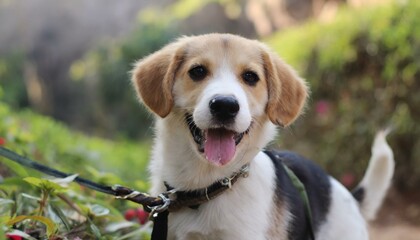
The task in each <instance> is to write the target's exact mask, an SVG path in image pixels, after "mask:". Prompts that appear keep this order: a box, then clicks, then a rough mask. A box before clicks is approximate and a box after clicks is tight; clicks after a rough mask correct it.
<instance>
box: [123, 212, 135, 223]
mask: <svg viewBox="0 0 420 240" xmlns="http://www.w3.org/2000/svg"><path fill="white" fill-rule="evenodd" d="M136 215H137V213H136V210H135V209H128V210H127V211H125V213H124V218H125V220H127V221H131V220H133V218H134V217H136Z"/></svg>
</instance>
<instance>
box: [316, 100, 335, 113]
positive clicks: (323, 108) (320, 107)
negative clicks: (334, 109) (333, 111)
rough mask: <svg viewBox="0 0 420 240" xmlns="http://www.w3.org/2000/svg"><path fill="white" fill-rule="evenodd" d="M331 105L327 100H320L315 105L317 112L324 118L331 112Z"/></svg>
mask: <svg viewBox="0 0 420 240" xmlns="http://www.w3.org/2000/svg"><path fill="white" fill-rule="evenodd" d="M330 108H331V104H330V103H329V102H328V101H326V100H320V101H318V102H317V103H316V104H315V111H316V113H317V114H318V115H320V116H324V115H326V114H328V113H329V112H330Z"/></svg>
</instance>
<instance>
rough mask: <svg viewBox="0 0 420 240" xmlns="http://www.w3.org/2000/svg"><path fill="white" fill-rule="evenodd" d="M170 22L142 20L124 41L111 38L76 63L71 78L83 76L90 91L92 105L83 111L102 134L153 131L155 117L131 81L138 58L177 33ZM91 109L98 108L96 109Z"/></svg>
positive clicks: (140, 135) (141, 135)
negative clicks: (153, 118) (110, 40)
mask: <svg viewBox="0 0 420 240" xmlns="http://www.w3.org/2000/svg"><path fill="white" fill-rule="evenodd" d="M170 29H172V28H170V27H169V26H166V25H161V24H158V23H156V24H151V23H150V24H140V25H139V27H138V28H137V29H135V30H134V31H133V33H132V34H131V35H130V36H128V37H127V38H126V39H124V40H122V41H120V42H117V43H115V42H109V43H107V44H102V45H101V46H100V47H98V48H96V49H94V50H93V51H91V52H90V53H88V54H87V55H86V56H85V57H84V58H83V59H81V60H78V61H76V62H74V63H73V65H72V67H71V69H70V75H71V78H72V79H74V80H76V81H77V80H79V81H80V82H82V84H84V85H85V86H86V93H87V94H90V95H91V97H90V100H89V102H90V103H91V104H93V106H90V107H88V108H86V107H81V109H82V111H83V112H82V113H83V114H84V116H85V117H86V118H87V119H90V121H91V122H90V123H87V124H86V123H85V125H90V126H95V133H96V134H99V135H102V136H109V137H114V136H115V135H117V134H116V133H118V135H120V136H124V137H130V138H143V139H144V138H147V137H149V135H151V131H150V125H151V122H152V118H151V117H150V114H149V113H148V112H147V111H145V109H143V108H141V107H140V104H139V103H138V101H137V98H136V96H135V92H134V89H133V87H132V86H131V83H130V74H129V73H130V71H131V70H132V67H133V64H134V63H135V61H136V60H139V59H140V58H142V57H144V56H146V55H148V54H150V53H152V52H154V51H156V50H158V49H159V48H161V47H162V46H163V45H164V44H166V43H168V42H169V41H170V40H171V39H172V38H173V36H174V33H173V31H174V30H170ZM91 109H94V111H92V110H91Z"/></svg>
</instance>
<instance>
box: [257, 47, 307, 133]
mask: <svg viewBox="0 0 420 240" xmlns="http://www.w3.org/2000/svg"><path fill="white" fill-rule="evenodd" d="M263 61H264V64H265V71H266V78H267V88H268V103H267V106H266V113H267V115H268V117H269V119H270V121H271V122H273V123H274V124H276V125H279V126H282V127H286V126H288V125H289V124H291V123H292V122H293V121H294V120H295V119H296V118H297V117H298V116H299V114H300V113H301V111H302V108H303V107H304V105H305V102H306V98H307V97H308V88H307V86H306V84H305V81H304V80H303V79H301V78H300V77H299V76H298V75H297V73H296V72H295V71H294V70H293V69H292V68H291V67H290V66H289V65H287V64H286V63H285V62H283V60H281V59H280V58H279V57H278V56H277V55H276V54H274V53H269V52H268V51H264V53H263Z"/></svg>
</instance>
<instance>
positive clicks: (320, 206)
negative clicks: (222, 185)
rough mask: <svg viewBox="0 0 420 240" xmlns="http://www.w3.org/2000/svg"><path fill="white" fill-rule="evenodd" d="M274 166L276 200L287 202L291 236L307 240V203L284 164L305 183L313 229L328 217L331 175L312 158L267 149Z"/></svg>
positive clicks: (316, 228)
mask: <svg viewBox="0 0 420 240" xmlns="http://www.w3.org/2000/svg"><path fill="white" fill-rule="evenodd" d="M265 154H267V155H268V156H269V157H270V158H271V160H272V161H273V164H274V166H275V171H276V177H277V182H276V193H275V194H276V198H277V199H276V200H277V201H278V202H279V203H285V204H286V205H287V206H288V208H289V211H290V212H291V214H292V215H293V220H292V222H291V226H290V228H289V236H288V237H289V239H293V240H306V239H308V236H309V226H308V223H307V218H306V215H305V205H304V203H303V200H302V199H301V197H300V195H299V192H298V190H297V189H296V187H295V186H294V185H293V183H292V181H291V179H290V177H289V176H288V175H287V173H286V171H285V169H284V167H283V164H285V165H286V166H287V167H289V168H290V169H291V170H292V171H293V172H294V173H295V175H296V176H297V177H298V178H299V180H300V181H301V182H302V183H303V184H304V186H305V188H306V192H307V194H308V198H309V204H310V208H311V211H312V222H313V223H312V225H313V228H314V229H313V231H314V232H315V233H316V232H317V230H318V228H319V227H320V226H321V225H322V223H323V222H324V221H325V220H326V217H327V214H328V211H329V209H330V204H331V184H330V181H329V176H328V175H327V174H326V173H325V172H324V171H323V170H322V169H321V168H320V167H319V166H317V165H316V164H314V163H313V162H312V161H310V160H308V159H306V158H304V157H302V156H300V155H298V154H296V153H293V152H288V151H276V150H267V151H265Z"/></svg>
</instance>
